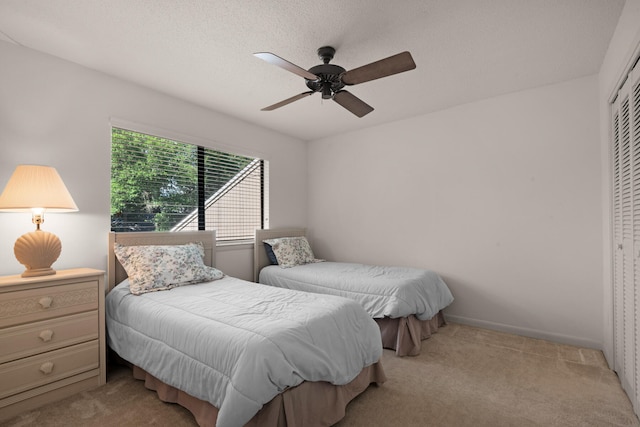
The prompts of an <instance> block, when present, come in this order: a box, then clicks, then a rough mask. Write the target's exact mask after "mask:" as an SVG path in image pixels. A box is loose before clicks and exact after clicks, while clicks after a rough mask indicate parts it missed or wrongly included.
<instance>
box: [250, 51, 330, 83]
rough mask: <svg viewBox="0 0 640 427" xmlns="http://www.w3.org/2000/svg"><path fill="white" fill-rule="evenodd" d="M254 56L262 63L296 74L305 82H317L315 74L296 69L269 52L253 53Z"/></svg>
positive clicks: (295, 66)
mask: <svg viewBox="0 0 640 427" xmlns="http://www.w3.org/2000/svg"><path fill="white" fill-rule="evenodd" d="M254 55H255V56H257V57H258V58H260V59H262V60H263V61H266V62H268V63H269V64H273V65H276V66H278V67H280V68H284V69H285V70H287V71H291V72H292V73H294V74H297V75H299V76H300V77H304V78H305V79H307V80H312V81H315V80H318V76H316V75H315V74H312V73H310V72H309V71H307V70H305V69H304V68H301V67H298V66H297V65H295V64H292V63H291V62H289V61H287V60H286V59H282V58H280V57H279V56H278V55H274V54H273V53H271V52H258V53H254Z"/></svg>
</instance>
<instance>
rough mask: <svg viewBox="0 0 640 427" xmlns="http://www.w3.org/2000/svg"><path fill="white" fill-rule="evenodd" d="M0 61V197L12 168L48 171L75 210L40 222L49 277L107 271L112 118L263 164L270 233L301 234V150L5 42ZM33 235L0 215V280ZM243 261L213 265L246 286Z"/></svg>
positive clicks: (248, 266) (17, 220) (27, 222)
mask: <svg viewBox="0 0 640 427" xmlns="http://www.w3.org/2000/svg"><path fill="white" fill-rule="evenodd" d="M0 58H1V63H2V66H1V67H0V190H1V189H2V188H4V185H5V184H6V182H7V181H8V179H9V176H10V175H11V173H12V172H13V170H14V168H15V167H16V166H17V165H18V164H25V163H35V164H46V165H51V166H54V167H56V168H57V170H58V172H59V173H60V175H61V176H62V178H63V180H64V181H65V183H66V185H67V187H68V189H69V191H70V193H71V195H72V196H73V198H74V200H75V202H76V204H77V205H78V207H79V209H80V211H79V212H76V213H70V214H47V215H46V217H45V223H44V225H43V228H44V229H46V230H48V231H51V232H53V233H55V234H57V235H58V236H59V237H60V239H61V240H62V254H61V256H60V258H59V259H58V261H57V262H56V263H55V264H54V265H53V267H54V268H57V269H63V268H71V267H92V268H99V269H106V255H107V234H108V232H109V226H110V224H109V219H110V217H109V204H110V202H109V177H110V141H111V140H110V121H111V120H112V118H117V119H119V120H121V121H122V120H124V121H128V122H134V123H139V124H142V125H145V126H148V127H150V128H154V129H166V130H167V131H168V132H170V134H172V135H177V136H184V137H185V138H189V139H192V140H194V141H198V142H201V143H203V144H204V145H206V146H209V147H212V148H221V149H226V150H229V151H234V152H238V153H239V154H249V155H255V156H261V157H263V158H265V159H267V160H269V162H270V171H271V176H270V185H271V188H270V197H271V199H270V201H271V203H270V210H271V211H270V214H271V215H270V221H271V225H272V226H275V227H277V226H284V225H291V224H295V225H304V224H305V222H306V216H307V215H306V203H307V202H306V194H307V191H306V190H307V188H306V150H307V147H306V145H307V144H306V143H304V142H301V141H299V140H296V139H293V138H291V137H287V136H284V135H281V134H278V133H276V132H273V131H270V130H266V129H263V128H260V127H257V126H254V125H251V124H248V123H245V122H242V121H239V120H236V119H233V118H230V117H228V116H225V115H222V114H218V113H216V112H213V111H210V110H207V109H205V108H201V107H198V106H195V105H193V104H189V103H186V102H184V101H181V100H179V99H176V98H172V97H169V96H166V95H164V94H161V93H158V92H156V91H152V90H149V89H146V88H143V87H141V86H137V85H134V84H129V83H127V82H124V81H122V80H118V79H115V78H112V77H109V76H106V75H104V74H101V73H98V72H95V71H92V70H89V69H86V68H83V67H80V66H78V65H76V64H73V63H70V62H66V61H62V60H59V59H56V58H54V57H51V56H48V55H43V54H41V53H38V52H35V51H32V50H29V49H26V48H22V47H19V46H16V45H13V44H9V43H6V42H0ZM33 229H34V225H33V224H31V219H30V216H29V215H28V214H14V213H0V274H2V275H5V274H18V273H20V272H22V271H23V270H24V268H23V266H22V265H20V264H19V263H18V261H16V259H15V258H14V255H13V243H14V241H15V240H16V239H17V238H18V237H19V236H20V235H21V234H23V233H25V232H28V231H32V230H33ZM251 253H252V252H251V248H250V247H245V248H240V249H235V250H225V251H224V254H223V255H222V256H220V257H219V258H218V259H219V264H218V265H219V267H220V268H221V269H223V270H226V271H227V272H228V273H229V274H234V275H236V276H237V277H242V278H246V279H251V278H252V277H253V270H252V268H253V266H252V262H251V261H249V262H247V260H248V259H250V255H251Z"/></svg>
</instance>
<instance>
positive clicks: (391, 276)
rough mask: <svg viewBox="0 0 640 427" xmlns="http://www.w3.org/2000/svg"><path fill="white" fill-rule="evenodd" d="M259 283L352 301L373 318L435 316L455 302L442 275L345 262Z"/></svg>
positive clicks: (280, 272)
mask: <svg viewBox="0 0 640 427" xmlns="http://www.w3.org/2000/svg"><path fill="white" fill-rule="evenodd" d="M259 282H260V283H262V284H265V285H270V286H277V287H280V288H287V289H296V290H300V291H306V292H315V293H320V294H330V295H337V296H342V297H347V298H351V299H353V300H355V301H357V302H359V303H360V305H362V307H364V309H365V310H366V311H367V312H368V313H369V315H370V316H371V317H373V318H382V317H385V316H386V317H391V318H397V317H406V316H409V315H411V314H414V315H415V316H416V317H417V318H418V319H420V320H427V319H430V318H432V317H433V316H435V315H436V314H437V313H438V311H440V310H442V309H443V308H445V307H446V306H448V305H449V304H451V303H452V302H453V296H452V295H451V291H450V290H449V288H448V287H447V285H446V284H445V283H444V281H443V280H442V278H440V276H439V275H438V274H436V273H435V272H433V271H430V270H423V269H418V268H409V267H385V266H373V265H364V264H353V263H344V262H317V263H310V264H304V265H298V266H296V267H291V268H282V267H279V266H277V265H270V266H267V267H265V268H263V269H262V270H261V271H260V278H259Z"/></svg>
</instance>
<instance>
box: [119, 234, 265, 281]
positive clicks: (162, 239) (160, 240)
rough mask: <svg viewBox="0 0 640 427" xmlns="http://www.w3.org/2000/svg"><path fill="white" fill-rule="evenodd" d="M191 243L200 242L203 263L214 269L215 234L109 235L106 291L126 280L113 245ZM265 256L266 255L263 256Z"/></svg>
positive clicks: (125, 274)
mask: <svg viewBox="0 0 640 427" xmlns="http://www.w3.org/2000/svg"><path fill="white" fill-rule="evenodd" d="M191 242H202V245H203V246H204V263H205V265H208V266H210V267H215V264H216V263H215V261H216V232H215V231H212V230H207V231H179V232H159V231H148V232H133V233H116V232H110V233H109V255H108V264H109V265H108V272H107V291H110V290H111V289H113V287H114V286H116V285H117V284H118V283H120V282H122V281H123V280H124V279H126V278H127V273H126V271H124V268H123V267H122V265H121V264H120V262H119V261H118V259H117V258H116V255H115V253H114V252H113V247H114V244H115V243H120V244H121V245H125V246H140V245H184V244H186V243H191ZM265 256H266V255H265Z"/></svg>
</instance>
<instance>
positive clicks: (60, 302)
mask: <svg viewBox="0 0 640 427" xmlns="http://www.w3.org/2000/svg"><path fill="white" fill-rule="evenodd" d="M104 324H105V323H104V272H103V271H100V270H93V269H89V268H78V269H72V270H60V271H58V272H57V273H56V274H55V275H50V276H40V277H29V278H21V277H20V276H19V275H18V276H4V277H0V421H1V420H4V419H7V418H11V417H13V416H15V415H18V414H19V413H21V412H24V411H28V410H31V409H34V408H36V407H38V406H41V405H44V404H46V403H50V402H53V401H55V400H59V399H62V398H65V397H67V396H70V395H72V394H75V393H78V392H80V391H83V390H87V389H90V388H94V387H97V386H99V385H102V384H105V382H106V353H105V331H104V328H105V327H104Z"/></svg>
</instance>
